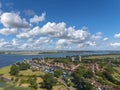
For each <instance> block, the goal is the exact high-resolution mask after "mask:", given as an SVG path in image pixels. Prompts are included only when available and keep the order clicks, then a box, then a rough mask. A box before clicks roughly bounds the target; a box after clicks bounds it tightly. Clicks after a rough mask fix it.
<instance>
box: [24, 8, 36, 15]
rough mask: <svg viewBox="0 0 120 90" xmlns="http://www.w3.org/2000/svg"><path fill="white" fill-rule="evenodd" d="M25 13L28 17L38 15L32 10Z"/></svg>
mask: <svg viewBox="0 0 120 90" xmlns="http://www.w3.org/2000/svg"><path fill="white" fill-rule="evenodd" d="M23 12H24V13H25V15H28V16H32V15H35V14H36V13H35V12H34V11H33V10H31V9H27V10H24V11H23Z"/></svg>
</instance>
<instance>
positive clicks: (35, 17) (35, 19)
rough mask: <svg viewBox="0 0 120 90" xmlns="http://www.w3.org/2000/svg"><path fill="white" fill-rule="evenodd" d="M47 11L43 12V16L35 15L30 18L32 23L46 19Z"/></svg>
mask: <svg viewBox="0 0 120 90" xmlns="http://www.w3.org/2000/svg"><path fill="white" fill-rule="evenodd" d="M45 15H46V13H42V15H41V16H37V15H34V17H33V18H30V22H31V23H39V22H42V21H44V20H45Z"/></svg>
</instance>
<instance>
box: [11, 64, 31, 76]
mask: <svg viewBox="0 0 120 90" xmlns="http://www.w3.org/2000/svg"><path fill="white" fill-rule="evenodd" d="M29 68H30V65H29V64H26V63H16V64H13V65H12V66H11V68H10V72H9V73H10V75H18V73H19V71H21V70H27V69H29Z"/></svg>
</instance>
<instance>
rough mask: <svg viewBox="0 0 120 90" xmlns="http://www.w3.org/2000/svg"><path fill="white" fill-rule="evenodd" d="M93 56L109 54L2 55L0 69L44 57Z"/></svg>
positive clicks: (0, 55) (0, 56)
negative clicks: (25, 60)
mask: <svg viewBox="0 0 120 90" xmlns="http://www.w3.org/2000/svg"><path fill="white" fill-rule="evenodd" d="M91 54H108V52H84V53H56V54H39V55H14V54H0V68H1V67H4V66H8V65H11V64H13V63H16V62H21V61H23V60H24V59H32V58H43V57H51V58H57V57H66V56H73V55H91Z"/></svg>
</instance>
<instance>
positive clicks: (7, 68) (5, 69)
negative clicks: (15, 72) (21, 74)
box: [0, 66, 11, 75]
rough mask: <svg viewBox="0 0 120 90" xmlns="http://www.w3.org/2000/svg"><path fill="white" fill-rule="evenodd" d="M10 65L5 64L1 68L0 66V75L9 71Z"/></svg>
mask: <svg viewBox="0 0 120 90" xmlns="http://www.w3.org/2000/svg"><path fill="white" fill-rule="evenodd" d="M10 67H11V66H6V67H3V68H0V75H1V74H7V73H9V71H10Z"/></svg>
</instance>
